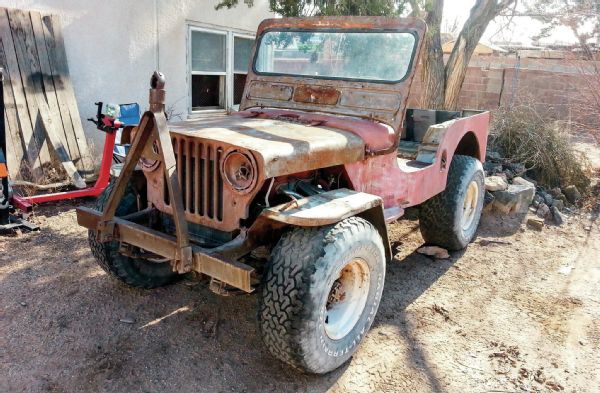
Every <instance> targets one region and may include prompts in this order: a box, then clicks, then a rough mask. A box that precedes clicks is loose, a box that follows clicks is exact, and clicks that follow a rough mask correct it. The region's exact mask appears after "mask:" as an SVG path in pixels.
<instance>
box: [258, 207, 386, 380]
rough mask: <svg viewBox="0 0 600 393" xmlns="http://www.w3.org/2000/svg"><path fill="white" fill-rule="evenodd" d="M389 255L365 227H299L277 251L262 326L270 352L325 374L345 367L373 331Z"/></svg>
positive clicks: (355, 222) (349, 222) (349, 223)
mask: <svg viewBox="0 0 600 393" xmlns="http://www.w3.org/2000/svg"><path fill="white" fill-rule="evenodd" d="M384 279H385V250H384V246H383V241H382V239H381V236H380V235H379V233H378V232H377V230H376V229H375V228H374V227H373V225H372V224H371V223H369V222H368V221H366V220H364V219H362V218H358V217H351V218H348V219H345V220H343V221H341V222H339V223H337V224H335V225H330V226H326V227H319V228H295V229H293V230H291V231H289V232H288V233H286V234H284V235H283V237H282V238H281V239H280V241H279V243H277V246H276V247H275V248H274V249H273V253H272V255H271V261H270V263H269V266H268V268H267V272H266V274H265V282H264V286H263V291H262V299H261V304H260V308H259V326H260V331H261V334H262V338H263V341H264V343H265V345H266V346H267V348H268V349H269V351H270V352H271V353H272V354H273V355H274V356H275V357H277V358H278V359H280V360H282V361H284V362H286V363H288V364H290V365H291V366H293V367H295V368H298V369H301V370H303V371H306V372H310V373H317V374H323V373H327V372H329V371H332V370H334V369H336V368H338V367H339V366H341V365H342V364H343V363H345V362H346V361H347V360H348V359H350V357H351V356H352V354H353V353H354V352H355V351H356V349H357V347H358V345H359V344H360V342H361V341H362V339H363V338H364V336H365V334H366V332H367V331H368V330H369V328H370V327H371V324H372V323H373V320H374V318H375V314H376V312H377V308H378V307H379V302H380V299H381V293H382V291H383V283H384Z"/></svg>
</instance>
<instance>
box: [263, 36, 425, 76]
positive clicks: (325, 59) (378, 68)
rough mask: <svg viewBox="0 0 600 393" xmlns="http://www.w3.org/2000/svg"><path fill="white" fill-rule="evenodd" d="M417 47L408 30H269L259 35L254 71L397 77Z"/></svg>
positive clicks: (303, 74) (283, 73)
mask: <svg viewBox="0 0 600 393" xmlns="http://www.w3.org/2000/svg"><path fill="white" fill-rule="evenodd" d="M414 47H415V37H414V35H413V34H411V33H407V32H397V31H395V32H394V31H392V32H380V31H290V30H285V31H268V32H266V33H264V34H263V35H262V38H261V40H260V44H259V47H258V51H257V54H256V59H255V62H254V71H255V72H256V73H258V74H277V75H296V76H310V77H317V78H324V79H338V78H341V79H354V80H367V81H382V82H397V81H400V80H402V79H404V77H405V76H406V74H407V72H408V69H409V67H410V64H411V61H412V56H413V53H414Z"/></svg>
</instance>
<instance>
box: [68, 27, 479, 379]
mask: <svg viewBox="0 0 600 393" xmlns="http://www.w3.org/2000/svg"><path fill="white" fill-rule="evenodd" d="M425 33H426V25H425V23H424V22H423V21H422V20H419V19H412V18H388V17H322V18H283V19H269V20H265V21H263V22H262V23H261V24H260V26H259V28H258V32H257V40H256V43H255V47H254V49H253V55H252V59H251V61H250V66H249V70H248V74H247V80H246V85H245V89H244V93H243V99H242V102H241V105H240V110H239V111H238V112H233V113H231V114H228V115H221V116H214V117H212V118H199V119H191V120H187V121H182V122H178V123H173V124H170V123H168V122H167V120H166V118H165V115H164V112H165V94H166V93H165V78H164V76H163V75H162V74H161V73H159V72H155V74H154V75H153V77H152V80H151V89H150V93H149V95H150V99H149V101H150V105H149V110H148V111H147V112H146V113H145V114H144V115H143V116H142V119H141V121H140V124H139V125H138V126H136V127H133V128H132V129H129V130H126V131H125V132H124V138H125V139H127V138H128V139H129V141H130V143H131V149H130V151H129V153H128V155H127V157H126V160H125V163H124V164H123V166H122V168H121V171H120V175H119V176H118V177H115V178H114V179H113V181H112V182H111V183H110V185H109V186H108V187H107V189H106V190H105V192H104V194H103V195H102V196H101V197H100V198H99V200H98V202H97V206H96V208H95V209H90V208H86V207H81V208H79V209H78V210H77V219H78V223H79V224H80V225H82V226H84V227H87V228H88V229H89V244H90V247H91V250H92V253H93V255H94V256H95V258H96V259H97V261H98V263H99V264H100V266H101V267H102V268H103V269H104V270H105V271H106V272H108V273H109V274H110V275H112V276H114V277H116V278H118V279H120V280H121V281H123V282H125V283H126V284H128V285H131V286H134V287H141V288H154V287H158V286H163V285H166V284H169V283H172V282H174V281H175V280H177V279H178V278H180V277H182V275H183V274H184V273H188V272H196V273H199V274H201V275H205V276H207V277H208V278H209V279H210V285H209V287H210V289H211V290H212V291H213V292H216V293H218V294H221V295H232V294H236V293H251V292H253V291H255V290H257V292H258V293H259V294H258V296H259V312H258V326H259V331H260V333H261V335H262V338H263V342H264V344H265V346H266V347H267V348H268V349H269V351H270V352H271V353H272V354H273V355H274V356H275V357H277V358H279V359H280V360H282V361H284V362H286V363H288V364H290V365H292V366H294V367H296V368H298V369H300V370H304V371H306V372H311V373H326V372H329V371H331V370H333V369H335V368H337V367H339V366H340V365H342V364H343V363H344V362H346V361H347V360H348V359H349V358H350V357H351V356H352V354H353V353H354V352H355V350H356V349H357V346H358V345H359V344H360V342H361V341H362V340H363V338H364V337H365V334H366V333H367V331H368V330H369V328H370V326H371V324H372V323H373V320H374V318H375V314H376V312H377V308H378V306H379V303H380V299H381V295H382V291H383V286H384V278H385V273H386V269H385V268H386V262H389V261H391V260H392V258H393V254H392V250H391V248H390V243H389V240H388V232H387V228H386V225H387V224H389V223H391V222H393V221H395V220H397V219H399V218H400V217H402V216H403V214H404V213H405V211H406V209H408V208H414V209H415V210H417V211H418V215H419V220H420V230H421V233H422V235H423V239H424V240H425V242H426V243H429V244H433V245H438V246H441V247H445V248H447V249H449V250H458V249H462V248H464V247H466V246H467V244H468V243H469V242H470V241H471V240H472V239H473V237H474V236H475V232H476V229H477V226H478V223H479V219H480V215H481V210H482V206H483V199H484V198H483V197H484V173H483V170H482V161H483V160H484V157H485V149H486V141H487V130H488V124H489V113H488V112H481V113H477V112H475V111H436V110H426V109H414V108H407V100H408V95H409V91H410V87H411V83H412V81H413V77H414V73H415V68H416V66H417V63H418V57H419V53H420V50H421V47H422V45H423V37H424V35H425Z"/></svg>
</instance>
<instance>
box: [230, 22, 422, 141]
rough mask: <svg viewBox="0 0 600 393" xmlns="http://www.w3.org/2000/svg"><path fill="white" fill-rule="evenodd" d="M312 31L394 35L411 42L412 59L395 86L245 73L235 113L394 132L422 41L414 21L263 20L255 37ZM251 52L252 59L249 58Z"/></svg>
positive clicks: (400, 117)
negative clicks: (317, 116) (351, 120)
mask: <svg viewBox="0 0 600 393" xmlns="http://www.w3.org/2000/svg"><path fill="white" fill-rule="evenodd" d="M275 28H276V29H292V30H293V29H299V30H302V29H306V30H310V31H318V30H343V29H346V30H355V31H356V30H368V31H390V30H399V31H404V32H410V33H413V34H414V35H415V37H416V43H415V49H414V56H413V60H412V63H411V64H410V66H409V70H408V71H407V76H406V78H404V80H402V81H400V82H398V83H381V82H363V81H350V80H342V79H338V80H323V79H317V78H310V77H307V76H274V75H259V74H257V73H256V72H255V71H254V70H253V67H250V69H249V70H248V76H247V79H246V87H245V90H244V95H243V98H242V102H241V104H240V109H241V110H246V109H251V108H282V109H292V110H300V111H309V112H315V111H317V112H322V113H331V114H337V115H344V116H356V117H361V118H366V119H371V120H375V121H379V122H382V123H384V124H388V125H390V126H391V127H392V128H393V129H394V130H396V131H397V130H399V129H400V126H401V125H402V121H403V120H404V108H405V107H406V103H407V100H408V93H409V91H410V86H411V84H412V80H413V76H414V72H413V68H414V67H415V66H416V64H417V63H418V56H419V53H420V48H421V46H422V41H423V40H422V37H423V36H424V33H425V31H426V30H427V26H426V24H425V22H424V21H423V20H421V19H417V18H402V19H400V18H388V17H371V16H343V17H320V18H284V19H267V20H265V21H263V22H262V23H261V24H260V25H259V27H258V32H257V36H258V37H260V36H261V35H262V34H263V33H264V32H265V31H268V30H270V29H275ZM255 54H256V47H255V49H254V52H253V55H252V58H254V57H255Z"/></svg>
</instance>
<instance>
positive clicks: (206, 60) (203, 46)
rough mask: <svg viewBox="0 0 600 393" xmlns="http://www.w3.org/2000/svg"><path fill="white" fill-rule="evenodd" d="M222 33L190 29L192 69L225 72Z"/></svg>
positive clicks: (224, 38) (223, 38) (223, 37)
mask: <svg viewBox="0 0 600 393" xmlns="http://www.w3.org/2000/svg"><path fill="white" fill-rule="evenodd" d="M225 41H226V36H225V35H224V34H214V33H206V32H203V31H192V71H196V72H225Z"/></svg>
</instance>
